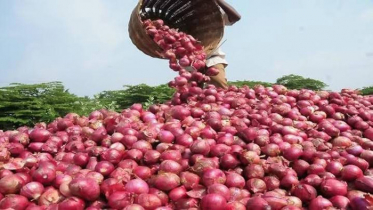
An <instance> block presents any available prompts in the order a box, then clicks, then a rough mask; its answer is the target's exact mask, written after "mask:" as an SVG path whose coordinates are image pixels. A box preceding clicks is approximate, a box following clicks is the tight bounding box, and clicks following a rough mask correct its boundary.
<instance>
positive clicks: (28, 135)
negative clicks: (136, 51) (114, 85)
mask: <svg viewBox="0 0 373 210" xmlns="http://www.w3.org/2000/svg"><path fill="white" fill-rule="evenodd" d="M144 24H145V26H146V29H147V31H148V33H149V35H150V36H151V37H152V38H153V39H154V40H155V41H156V42H157V43H158V44H159V45H160V46H161V47H162V49H164V50H165V52H164V53H165V54H164V55H165V57H167V58H169V60H170V66H171V68H172V69H174V70H176V71H179V73H180V76H179V77H177V78H175V81H173V82H171V86H175V87H177V92H176V94H175V95H174V96H173V98H172V100H170V101H169V102H167V103H164V104H154V105H151V106H150V107H149V108H148V109H143V107H142V105H141V104H133V105H132V106H131V107H130V108H128V109H125V110H123V111H122V112H121V113H117V112H113V111H109V110H104V109H102V110H97V111H94V112H92V113H91V114H90V115H89V116H88V117H85V116H79V115H77V114H74V113H70V114H67V115H66V116H64V117H60V118H57V119H56V120H54V121H53V122H51V123H49V124H46V123H38V124H36V125H35V126H34V127H32V128H31V127H26V126H24V127H20V128H18V129H16V130H10V131H0V209H28V210H32V209H67V210H69V209H89V210H95V209H125V210H135V209H136V210H140V209H141V210H169V209H190V210H209V209H214V210H220V209H221V210H223V209H224V210H225V209H228V210H244V209H273V210H288V209H294V210H297V209H299V210H300V209H353V210H354V209H359V210H362V209H368V207H369V206H372V205H373V196H372V193H373V105H372V104H373V97H372V96H362V95H359V94H358V92H356V91H353V90H348V89H343V90H342V91H341V92H326V91H317V92H315V91H311V90H305V89H304V90H288V89H287V88H286V87H284V86H281V85H274V86H273V87H268V88H266V87H263V86H260V85H258V86H255V87H254V88H249V87H242V88H237V87H235V86H231V87H229V89H228V90H223V89H217V88H215V87H214V86H213V85H207V87H206V88H201V87H200V85H201V84H202V83H203V82H206V81H208V76H209V75H213V73H211V72H214V71H215V70H214V69H206V68H205V67H204V66H205V63H204V62H205V54H204V53H203V48H201V46H200V45H199V44H198V42H197V41H195V40H194V39H193V37H191V36H189V35H186V34H184V33H181V32H177V31H176V30H174V29H169V28H168V27H167V26H165V25H163V22H162V21H159V20H157V21H144ZM187 66H191V67H193V68H194V70H192V71H191V72H189V71H186V70H185V68H184V67H187ZM207 71H209V73H207ZM215 73H216V72H215Z"/></svg>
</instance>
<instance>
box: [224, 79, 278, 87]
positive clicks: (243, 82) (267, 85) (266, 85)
mask: <svg viewBox="0 0 373 210" xmlns="http://www.w3.org/2000/svg"><path fill="white" fill-rule="evenodd" d="M229 85H235V86H237V87H242V86H245V85H246V86H248V87H254V86H255V85H263V86H265V87H271V86H272V85H273V84H272V83H269V82H261V81H248V80H243V81H234V82H229Z"/></svg>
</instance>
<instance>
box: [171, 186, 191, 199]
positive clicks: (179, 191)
mask: <svg viewBox="0 0 373 210" xmlns="http://www.w3.org/2000/svg"><path fill="white" fill-rule="evenodd" d="M169 197H170V199H171V200H172V201H174V202H175V201H178V200H180V199H184V198H187V197H188V195H187V191H186V189H185V187H184V186H180V187H177V188H175V189H173V190H171V191H170V193H169Z"/></svg>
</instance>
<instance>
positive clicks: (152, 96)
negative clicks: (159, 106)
mask: <svg viewBox="0 0 373 210" xmlns="http://www.w3.org/2000/svg"><path fill="white" fill-rule="evenodd" d="M174 92H175V91H174V90H173V89H171V88H169V87H168V86H167V85H158V86H149V85H146V84H140V85H125V86H124V89H123V90H115V91H104V92H102V93H99V94H98V95H97V99H98V100H100V101H103V102H105V103H110V102H112V101H115V102H116V104H118V107H117V111H119V110H122V109H125V108H127V107H129V106H131V105H132V104H134V103H141V104H143V105H144V106H145V107H147V106H149V105H151V104H155V103H163V102H165V101H167V100H169V99H170V98H171V97H172V95H173V94H174Z"/></svg>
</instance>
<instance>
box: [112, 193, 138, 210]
mask: <svg viewBox="0 0 373 210" xmlns="http://www.w3.org/2000/svg"><path fill="white" fill-rule="evenodd" d="M132 203H133V196H132V195H131V193H129V192H125V191H117V192H114V193H113V194H111V195H110V196H109V198H108V204H109V206H110V207H111V208H114V209H123V208H125V207H126V206H129V205H131V204H132Z"/></svg>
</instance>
